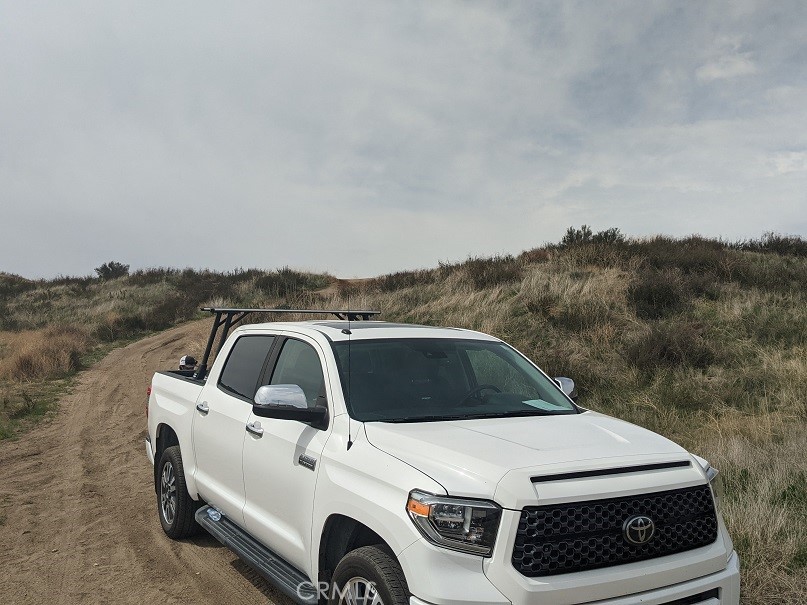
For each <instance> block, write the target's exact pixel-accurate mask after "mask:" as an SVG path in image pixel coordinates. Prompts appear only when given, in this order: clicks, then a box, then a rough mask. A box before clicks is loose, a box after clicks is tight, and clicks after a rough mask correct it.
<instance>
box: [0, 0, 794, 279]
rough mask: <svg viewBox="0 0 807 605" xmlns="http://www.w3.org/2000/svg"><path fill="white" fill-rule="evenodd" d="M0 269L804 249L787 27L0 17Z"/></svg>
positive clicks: (400, 8) (670, 12) (250, 15)
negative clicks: (577, 248)
mask: <svg viewBox="0 0 807 605" xmlns="http://www.w3.org/2000/svg"><path fill="white" fill-rule="evenodd" d="M0 211H1V212H0V271H8V272H13V273H19V274H22V275H25V276H28V277H42V276H54V275H57V274H63V275H86V274H89V273H92V270H93V268H94V267H96V266H98V265H100V264H101V263H102V262H104V261H108V260H118V261H121V262H125V263H129V264H131V266H132V268H139V267H149V266H174V267H186V266H191V267H210V268H215V269H232V268H235V267H262V268H276V267H280V266H283V265H290V266H292V267H297V268H303V269H312V270H323V271H324V270H327V271H330V272H331V273H333V274H335V275H337V276H340V277H352V276H370V275H376V274H379V273H382V272H388V271H393V270H398V269H405V268H417V267H430V266H434V265H436V263H437V262H438V261H439V260H452V261H453V260H462V259H464V258H466V257H467V256H468V255H482V254H484V255H488V254H494V253H514V254H515V253H518V252H520V251H521V250H524V249H528V248H532V247H535V246H537V245H540V244H542V243H544V242H547V241H558V240H559V239H560V237H561V236H562V235H563V232H564V231H565V228H566V227H568V226H569V225H580V224H582V223H587V224H589V225H591V226H592V227H593V228H594V229H595V230H598V229H604V228H607V227H611V226H617V227H620V228H621V229H622V230H623V231H624V232H626V233H628V234H630V235H649V234H655V233H665V234H671V235H687V234H691V233H700V234H703V235H708V236H722V237H725V238H729V239H737V238H744V237H758V236H760V235H761V234H762V233H763V232H765V231H770V230H773V231H778V232H782V233H788V234H800V235H802V236H805V235H807V3H804V2H803V1H801V0H796V1H793V2H780V1H774V2H771V1H770V0H769V1H761V2H745V1H738V0H732V1H731V2H650V1H647V0H640V1H636V2H627V3H626V2H594V1H589V2H507V3H504V2H501V3H499V2H484V3H482V2H457V3H455V2H446V1H440V2H433V1H424V2H394V3H393V2H383V3H382V2H353V1H344V2H328V3H325V2H313V1H311V2H303V1H294V2H292V1H289V2H282V3H281V2H269V1H266V0H261V1H256V2H206V1H200V0H194V1H192V2H147V1H144V0H138V1H136V2H125V1H121V0H116V1H115V2H109V1H103V2H86V3H85V2H71V1H65V0H49V1H47V0H46V1H43V2H36V1H25V2H18V1H5V0H0Z"/></svg>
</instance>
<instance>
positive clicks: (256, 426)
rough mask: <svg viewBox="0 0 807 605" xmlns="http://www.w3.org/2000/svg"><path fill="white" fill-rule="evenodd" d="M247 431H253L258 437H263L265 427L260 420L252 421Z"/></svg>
mask: <svg viewBox="0 0 807 605" xmlns="http://www.w3.org/2000/svg"><path fill="white" fill-rule="evenodd" d="M247 433H252V434H253V435H255V436H256V437H263V427H261V423H260V422H257V421H255V422H250V423H249V424H248V425H247Z"/></svg>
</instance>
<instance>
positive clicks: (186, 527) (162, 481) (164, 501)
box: [156, 445, 200, 540]
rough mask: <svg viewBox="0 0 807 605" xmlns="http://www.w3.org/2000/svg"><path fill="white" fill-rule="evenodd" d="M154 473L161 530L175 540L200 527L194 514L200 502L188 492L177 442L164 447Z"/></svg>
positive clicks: (189, 534) (187, 535)
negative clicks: (156, 470)
mask: <svg viewBox="0 0 807 605" xmlns="http://www.w3.org/2000/svg"><path fill="white" fill-rule="evenodd" d="M158 469H159V472H158V473H157V477H156V479H157V513H158V514H159V516H160V524H161V525H162V526H163V531H165V533H166V534H168V536H169V537H171V538H173V539H174V540H179V539H180V538H187V537H189V536H192V535H194V534H196V533H197V532H198V531H199V525H198V524H197V523H196V519H195V518H194V515H195V514H196V511H197V509H198V508H199V505H200V503H199V502H196V501H194V500H193V498H191V497H190V495H189V494H188V488H187V486H186V485H185V472H184V469H183V467H182V455H181V454H180V451H179V446H178V445H174V446H171V447H168V448H165V451H164V452H163V455H162V456H160V463H159V466H158Z"/></svg>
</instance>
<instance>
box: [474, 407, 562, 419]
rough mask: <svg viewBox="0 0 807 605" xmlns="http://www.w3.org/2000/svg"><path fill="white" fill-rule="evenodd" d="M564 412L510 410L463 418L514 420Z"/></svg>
mask: <svg viewBox="0 0 807 605" xmlns="http://www.w3.org/2000/svg"><path fill="white" fill-rule="evenodd" d="M564 413H565V412H555V411H552V412H550V411H549V410H537V409H536V410H510V411H508V412H484V413H480V414H467V415H465V416H463V418H464V419H466V420H474V419H477V418H516V417H518V416H556V415H558V414H564Z"/></svg>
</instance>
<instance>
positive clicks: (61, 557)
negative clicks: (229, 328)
mask: <svg viewBox="0 0 807 605" xmlns="http://www.w3.org/2000/svg"><path fill="white" fill-rule="evenodd" d="M209 327H210V326H209V321H201V322H196V323H192V324H187V325H184V326H180V327H178V328H175V329H172V330H169V331H166V332H163V333H160V334H157V335H155V336H152V337H149V338H146V339H144V340H141V341H139V342H136V343H134V344H131V345H129V346H127V347H125V348H123V349H118V350H115V351H113V352H112V353H110V354H109V355H108V356H107V357H106V358H105V359H103V360H102V361H101V362H100V363H99V364H98V365H97V366H96V367H94V368H92V369H91V370H88V371H86V372H84V373H83V374H82V375H81V376H80V377H79V379H78V380H77V384H76V386H75V388H74V390H73V392H72V393H71V394H69V395H67V396H66V397H65V398H64V399H63V400H62V401H61V403H60V406H59V412H58V414H57V415H56V416H55V418H53V419H52V420H48V421H44V422H43V423H42V425H41V426H36V427H34V428H33V429H32V430H30V431H29V432H27V433H26V434H24V435H22V436H21V437H20V438H19V439H17V440H13V441H12V440H8V441H4V442H0V603H3V604H5V605H10V604H15V605H16V604H22V603H32V604H34V603H35V604H37V605H39V604H41V603H59V604H73V603H137V604H142V603H216V604H220V603H226V604H227V605H236V604H238V603H278V604H279V605H287V604H288V603H290V601H289V600H288V599H286V598H285V597H284V596H282V595H280V594H278V592H277V591H276V589H275V588H274V587H272V586H271V585H270V584H268V583H267V582H265V581H264V580H263V579H262V578H260V577H259V576H258V575H257V574H255V572H253V571H252V570H251V569H250V568H249V567H247V566H246V565H245V564H244V563H242V562H241V561H240V560H239V559H238V558H237V557H236V556H235V555H233V554H232V553H231V552H230V551H229V550H228V549H226V548H224V547H222V546H220V545H219V543H218V542H216V541H215V540H213V539H212V538H210V537H209V536H207V535H203V536H201V537H198V538H194V539H192V540H188V541H184V542H174V541H172V540H169V539H168V538H167V537H166V536H165V534H163V531H162V528H161V527H160V523H159V520H158V518H157V512H156V499H155V494H154V488H153V483H152V474H151V472H152V471H151V467H150V465H149V463H148V459H147V458H146V454H145V449H144V445H143V439H144V437H145V434H146V432H145V429H146V417H145V405H146V388H147V387H148V385H149V383H150V380H151V375H152V374H153V372H154V371H155V370H157V369H165V368H171V367H173V366H174V365H175V364H176V363H177V361H178V360H179V358H180V356H181V355H182V354H184V353H192V354H195V355H198V354H200V353H201V350H202V348H203V343H204V340H205V338H206V335H207V333H208V330H209Z"/></svg>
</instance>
